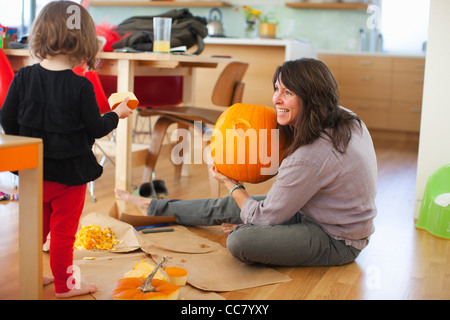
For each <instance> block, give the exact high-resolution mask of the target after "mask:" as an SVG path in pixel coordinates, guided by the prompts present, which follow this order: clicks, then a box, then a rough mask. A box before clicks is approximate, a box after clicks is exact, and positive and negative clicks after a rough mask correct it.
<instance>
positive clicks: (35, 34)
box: [29, 1, 100, 69]
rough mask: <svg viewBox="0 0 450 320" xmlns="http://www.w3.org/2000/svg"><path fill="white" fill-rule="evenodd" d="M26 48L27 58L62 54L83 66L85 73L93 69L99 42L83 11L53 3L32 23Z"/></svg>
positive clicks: (82, 9)
mask: <svg viewBox="0 0 450 320" xmlns="http://www.w3.org/2000/svg"><path fill="white" fill-rule="evenodd" d="M71 6H75V7H71ZM29 46H30V51H31V55H32V56H34V57H36V58H38V59H39V60H43V59H45V58H46V57H48V56H56V55H58V54H66V55H68V56H69V57H70V59H71V60H73V61H74V62H77V63H78V62H85V63H86V65H87V67H88V68H89V69H95V67H96V65H97V54H98V52H99V50H100V41H99V40H98V38H97V35H96V29H95V23H94V21H93V20H92V17H91V16H90V14H89V12H88V11H87V10H86V9H85V8H84V7H82V6H81V5H79V4H78V3H76V2H72V1H53V2H50V3H49V4H47V5H46V6H45V7H44V8H43V9H42V10H41V12H40V13H39V15H38V17H37V18H36V20H35V21H34V23H33V26H32V28H31V32H30V39H29Z"/></svg>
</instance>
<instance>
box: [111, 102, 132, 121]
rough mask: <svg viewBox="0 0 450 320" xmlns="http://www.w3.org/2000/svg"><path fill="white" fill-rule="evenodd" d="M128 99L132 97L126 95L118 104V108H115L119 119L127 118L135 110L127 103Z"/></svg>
mask: <svg viewBox="0 0 450 320" xmlns="http://www.w3.org/2000/svg"><path fill="white" fill-rule="evenodd" d="M128 100H130V97H126V98H125V99H124V100H123V101H122V102H121V103H120V104H119V105H118V106H117V108H115V109H114V110H113V111H114V112H115V113H117V115H118V116H119V119H125V118H127V117H128V116H129V115H130V114H131V113H132V112H133V110H131V109H130V108H128V106H127V103H128Z"/></svg>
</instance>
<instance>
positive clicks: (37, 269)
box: [19, 145, 42, 300]
mask: <svg viewBox="0 0 450 320" xmlns="http://www.w3.org/2000/svg"><path fill="white" fill-rule="evenodd" d="M39 149H40V150H39V153H40V156H39V166H38V167H37V168H31V169H25V170H21V171H20V172H19V186H20V190H19V197H20V201H19V292H20V299H21V300H36V299H42V160H41V159H42V145H40V146H39Z"/></svg>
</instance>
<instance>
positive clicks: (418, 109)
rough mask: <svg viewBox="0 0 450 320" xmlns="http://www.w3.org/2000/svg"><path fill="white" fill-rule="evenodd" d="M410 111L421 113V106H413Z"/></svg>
mask: <svg viewBox="0 0 450 320" xmlns="http://www.w3.org/2000/svg"><path fill="white" fill-rule="evenodd" d="M409 111H410V112H411V113H420V112H421V110H420V108H411V109H410V110H409Z"/></svg>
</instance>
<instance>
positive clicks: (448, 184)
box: [416, 164, 450, 239]
mask: <svg viewBox="0 0 450 320" xmlns="http://www.w3.org/2000/svg"><path fill="white" fill-rule="evenodd" d="M416 228H417V229H422V230H425V231H427V232H428V233H430V234H431V235H433V236H436V237H438V238H442V239H450V164H447V165H445V166H443V167H441V168H439V169H438V170H436V171H435V172H434V173H433V174H432V175H430V177H429V178H428V181H427V185H426V187H425V193H424V195H423V200H422V205H421V207H420V212H419V218H418V219H417V223H416Z"/></svg>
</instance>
